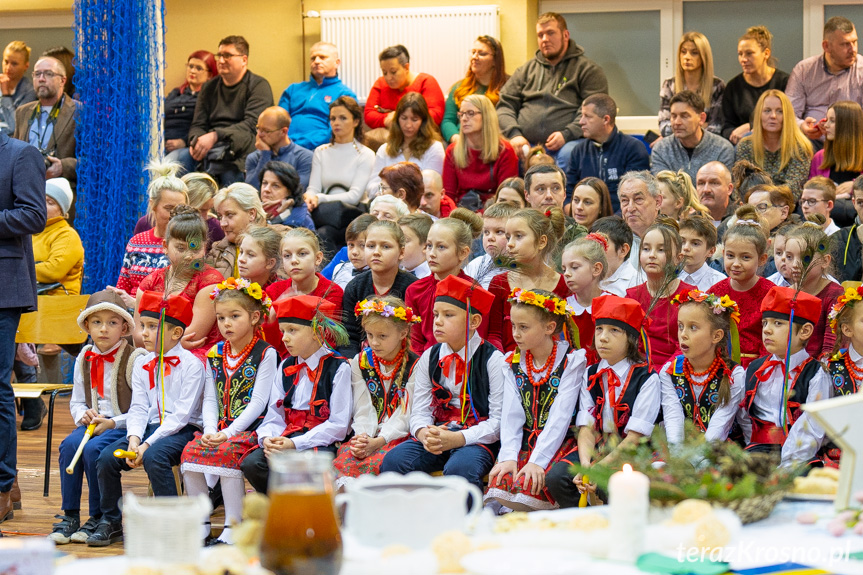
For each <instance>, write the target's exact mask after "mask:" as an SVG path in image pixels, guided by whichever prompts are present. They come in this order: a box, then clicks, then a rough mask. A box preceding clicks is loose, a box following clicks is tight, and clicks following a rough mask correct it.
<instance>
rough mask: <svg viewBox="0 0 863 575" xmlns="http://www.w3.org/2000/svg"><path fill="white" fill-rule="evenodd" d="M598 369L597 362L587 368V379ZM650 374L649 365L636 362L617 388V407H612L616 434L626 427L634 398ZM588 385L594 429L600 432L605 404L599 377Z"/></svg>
mask: <svg viewBox="0 0 863 575" xmlns="http://www.w3.org/2000/svg"><path fill="white" fill-rule="evenodd" d="M598 371H599V364H598V363H597V364H595V365H592V366H590V367H589V368H587V376H588V381H590V378H591V377H593V376H594V375H596V373H597V372H598ZM651 375H653V372H652V371H651V370H650V366H649V365H648V364H647V363H638V364H635V365H633V366H631V367H630V368H629V374H628V375H627V376H626V381H625V382H623V383H622V384H621V387H622V389H620V390H618V391H617V393H616V395H615V396H616V397H617V398H618V399H617V407H616V408H615V409H613V413H614V426H615V428H616V431H617V434H618V435H620V436H623V434H624V430H625V429H626V423H627V422H628V421H629V418H630V417H631V416H632V406H633V405H635V399H636V398H637V397H638V393H639V392H640V391H641V388H642V386H644V384H645V382H646V381H647V380H648V379H650V376H651ZM588 386H589V387H588V391H589V392H590V396H591V397H592V398H593V403H594V408H593V409H594V413H593V416H594V418H595V420H596V430H597V431H598V432H600V433H602V432H603V425H602V410H603V407H604V405H605V391H604V390H603V389H602V382H601V381H600V379H595V380H593V383H592V384H591V383H589V384H588Z"/></svg>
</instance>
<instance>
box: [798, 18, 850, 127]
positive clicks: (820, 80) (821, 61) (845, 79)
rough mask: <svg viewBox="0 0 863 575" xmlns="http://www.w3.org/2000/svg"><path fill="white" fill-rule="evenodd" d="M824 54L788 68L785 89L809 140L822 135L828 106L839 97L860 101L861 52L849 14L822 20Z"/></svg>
mask: <svg viewBox="0 0 863 575" xmlns="http://www.w3.org/2000/svg"><path fill="white" fill-rule="evenodd" d="M821 48H822V50H824V52H823V54H818V55H817V56H812V57H811V58H806V59H805V60H801V61H800V62H798V63H797V65H796V66H794V69H793V70H792V71H791V77H790V78H788V87H787V88H786V90H785V92H786V93H787V94H788V98H789V99H790V100H791V105H793V106H794V114H795V115H796V116H797V123H798V125H799V126H800V129H801V130H803V133H804V134H806V135H807V136H808V137H809V139H811V140H821V139H822V138H823V137H824V124H823V123H822V120H823V119H824V118H825V117H826V116H827V108H829V107H830V105H831V104H834V103H835V102H838V101H840V100H852V101H854V102H857V103H858V104H863V56H861V55H860V54H858V53H857V31H856V30H855V29H854V24H853V23H852V22H851V20H849V19H848V18H843V17H842V16H834V17H833V18H830V19H829V20H827V22H825V23H824V36H823V41H822V42H821Z"/></svg>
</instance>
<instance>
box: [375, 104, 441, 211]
mask: <svg viewBox="0 0 863 575" xmlns="http://www.w3.org/2000/svg"><path fill="white" fill-rule="evenodd" d="M396 118H397V119H398V121H396V122H393V123H391V124H390V128H389V136H388V137H387V141H386V144H385V145H383V146H381V147H380V148H378V151H377V153H376V154H375V166H374V168H372V174H374V175H373V176H372V177H371V179H370V180H369V184H368V187H367V193H368V196H369V198H374V197H375V196H376V195H378V191H379V190H378V188H379V186H380V183H381V178H380V172H381V170H383V169H384V168H386V167H388V166H392V165H394V164H398V163H400V162H411V163H413V164H416V165H417V166H419V169H420V170H433V171H435V172H437V173H441V172H442V171H443V160H444V149H443V144H441V141H440V134H439V133H438V130H437V127H436V126H435V125H434V122H433V121H432V119H431V116H429V110H428V107H427V106H426V102H425V99H424V98H423V97H422V94H416V93H413V92H411V93H408V94H405V95H404V97H403V98H402V99H401V100H399V103H398V106H396Z"/></svg>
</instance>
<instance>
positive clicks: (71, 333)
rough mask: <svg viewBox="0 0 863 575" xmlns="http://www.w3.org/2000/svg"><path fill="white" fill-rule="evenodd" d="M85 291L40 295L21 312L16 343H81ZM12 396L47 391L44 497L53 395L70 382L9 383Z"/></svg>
mask: <svg viewBox="0 0 863 575" xmlns="http://www.w3.org/2000/svg"><path fill="white" fill-rule="evenodd" d="M89 297H90V296H88V295H44V296H42V295H40V296H39V298H38V311H35V312H33V313H27V314H24V315H22V316H21V321H20V323H19V324H18V331H17V332H16V334H15V342H16V343H33V344H44V343H56V344H58V345H73V344H81V343H84V342H85V341H86V340H87V334H86V333H85V332H83V331H81V328H79V327H78V321H77V320H78V315H79V314H80V313H81V311H83V309H84V308H85V307H87V299H88V298H89ZM12 388H13V389H14V391H15V399H26V398H41V397H42V396H43V395H48V394H50V395H51V399H50V401H49V403H48V438H47V441H46V442H45V484H44V489H43V495H44V496H45V497H48V488H49V485H50V479H51V440H52V434H53V431H54V403H55V400H56V399H57V396H58V395H60V394H61V393H62V394H67V393H71V392H72V386H71V385H65V384H62V383H19V384H15V385H13V386H12Z"/></svg>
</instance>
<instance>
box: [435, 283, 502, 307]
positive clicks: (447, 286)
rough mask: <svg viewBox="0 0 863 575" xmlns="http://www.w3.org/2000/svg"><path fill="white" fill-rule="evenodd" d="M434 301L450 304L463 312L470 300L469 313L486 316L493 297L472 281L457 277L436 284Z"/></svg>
mask: <svg viewBox="0 0 863 575" xmlns="http://www.w3.org/2000/svg"><path fill="white" fill-rule="evenodd" d="M434 296H435V301H436V302H438V301H442V302H445V303H449V304H452V305H454V306H456V307H458V308H461V309H463V310H466V309H467V302H468V299H470V313H479V314H483V315H488V313H489V312H490V311H491V305H492V304H493V303H494V295H493V294H492V293H491V292H489V291H487V290H484V289H483V288H482V286H481V285H479V284H478V283H476V282H474V281H469V280H465V279H462V278H460V277H458V276H447V277H445V278H444V279H442V280H441V281H440V282H438V284H437V287H436V288H435V292H434Z"/></svg>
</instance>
